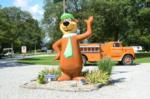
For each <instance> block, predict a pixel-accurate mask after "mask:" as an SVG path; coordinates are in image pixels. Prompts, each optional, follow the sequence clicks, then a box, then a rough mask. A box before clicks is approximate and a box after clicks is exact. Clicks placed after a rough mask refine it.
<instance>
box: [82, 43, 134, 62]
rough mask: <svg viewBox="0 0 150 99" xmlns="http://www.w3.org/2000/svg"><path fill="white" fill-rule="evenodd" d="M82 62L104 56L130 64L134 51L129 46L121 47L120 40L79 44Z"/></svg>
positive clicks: (93, 60)
mask: <svg viewBox="0 0 150 99" xmlns="http://www.w3.org/2000/svg"><path fill="white" fill-rule="evenodd" d="M80 50H81V53H82V59H83V63H84V64H86V62H96V61H100V60H101V59H102V58H104V57H111V58H112V60H114V61H117V62H119V63H122V64H123V65H130V64H132V63H133V60H134V59H135V53H134V50H133V48H131V47H123V46H122V43H121V42H106V43H104V44H99V43H93V44H80Z"/></svg>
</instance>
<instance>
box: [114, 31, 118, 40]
mask: <svg viewBox="0 0 150 99" xmlns="http://www.w3.org/2000/svg"><path fill="white" fill-rule="evenodd" d="M118 40H119V33H118V32H115V33H114V41H118Z"/></svg>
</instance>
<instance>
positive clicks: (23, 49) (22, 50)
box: [21, 46, 27, 54]
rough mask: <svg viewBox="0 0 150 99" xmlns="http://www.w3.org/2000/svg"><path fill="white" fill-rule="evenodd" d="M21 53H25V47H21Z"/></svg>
mask: <svg viewBox="0 0 150 99" xmlns="http://www.w3.org/2000/svg"><path fill="white" fill-rule="evenodd" d="M21 52H22V53H23V54H25V53H27V46H22V47H21Z"/></svg>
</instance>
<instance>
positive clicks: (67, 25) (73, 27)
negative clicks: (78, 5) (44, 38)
mask: <svg viewBox="0 0 150 99" xmlns="http://www.w3.org/2000/svg"><path fill="white" fill-rule="evenodd" d="M60 30H61V31H62V32H63V34H69V33H76V32H77V20H76V19H75V18H74V16H73V15H72V14H70V13H64V14H62V15H61V22H60Z"/></svg>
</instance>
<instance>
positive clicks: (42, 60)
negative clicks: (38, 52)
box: [18, 56, 150, 65]
mask: <svg viewBox="0 0 150 99" xmlns="http://www.w3.org/2000/svg"><path fill="white" fill-rule="evenodd" d="M18 62H19V63H24V64H39V65H58V64H59V61H56V60H54V56H43V57H33V58H26V59H21V60H18ZM148 62H150V57H145V58H137V59H135V60H134V63H148Z"/></svg>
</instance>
